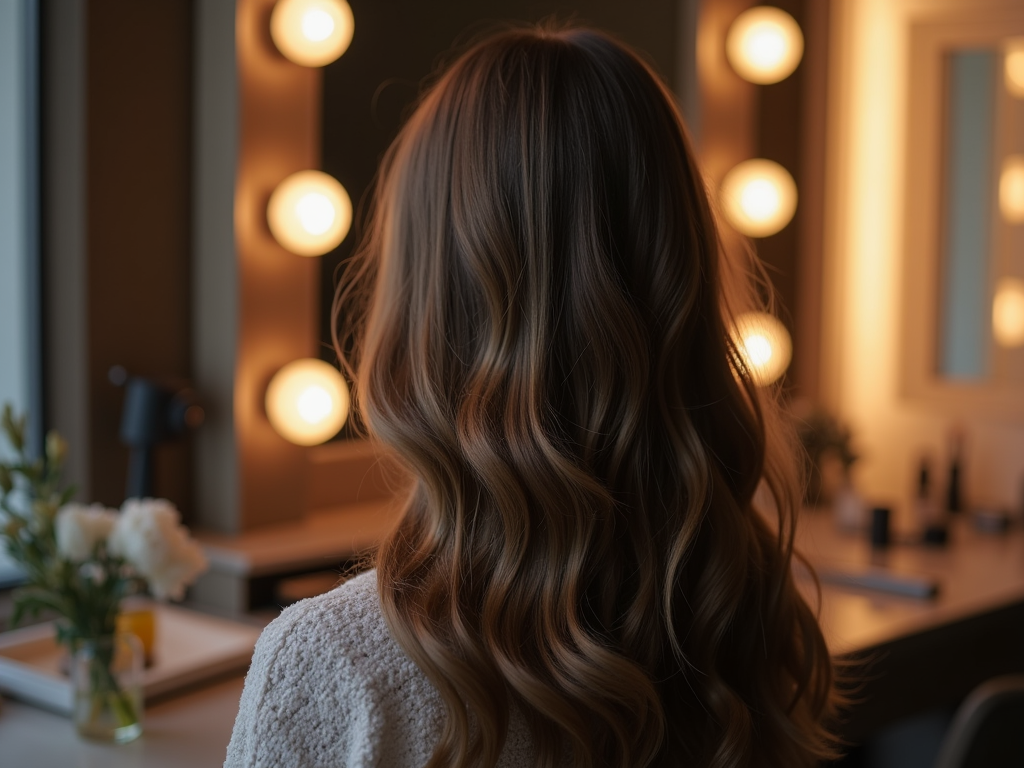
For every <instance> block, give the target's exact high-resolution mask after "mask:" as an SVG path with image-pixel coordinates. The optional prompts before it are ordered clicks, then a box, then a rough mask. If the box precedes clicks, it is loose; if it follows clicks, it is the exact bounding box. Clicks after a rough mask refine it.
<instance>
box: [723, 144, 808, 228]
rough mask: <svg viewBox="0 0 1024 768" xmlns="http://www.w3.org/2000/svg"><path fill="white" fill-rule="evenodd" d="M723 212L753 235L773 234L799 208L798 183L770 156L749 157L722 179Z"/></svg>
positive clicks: (784, 224) (731, 222) (735, 223)
mask: <svg viewBox="0 0 1024 768" xmlns="http://www.w3.org/2000/svg"><path fill="white" fill-rule="evenodd" d="M721 203H722V212H723V213H724V214H725V217H726V219H728V221H729V223H730V224H732V225H733V226H734V227H735V228H736V229H737V230H738V231H740V232H742V233H743V234H744V235H748V236H750V237H767V236H768V235H774V234H775V233H776V232H778V231H779V230H780V229H782V228H783V227H784V226H786V225H787V224H788V223H789V222H790V220H791V219H792V218H793V214H794V213H795V212H796V183H795V182H794V181H793V177H792V176H790V175H789V171H787V170H786V169H785V168H783V167H782V166H781V165H779V164H778V163H774V162H772V161H771V160H747V161H746V162H743V163H740V164H739V165H737V166H736V167H735V168H733V169H732V170H731V171H729V172H728V173H727V174H726V175H725V178H724V179H723V180H722V192H721Z"/></svg>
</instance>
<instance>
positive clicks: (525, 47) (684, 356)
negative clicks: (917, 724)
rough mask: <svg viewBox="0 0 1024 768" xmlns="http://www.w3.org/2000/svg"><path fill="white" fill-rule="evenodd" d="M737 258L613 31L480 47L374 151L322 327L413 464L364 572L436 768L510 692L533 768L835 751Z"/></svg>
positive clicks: (754, 760)
mask: <svg viewBox="0 0 1024 768" xmlns="http://www.w3.org/2000/svg"><path fill="white" fill-rule="evenodd" d="M726 272H727V269H726V264H725V260H724V257H723V256H722V249H721V247H720V243H719V239H718V235H717V230H716V226H715V221H714V216H713V213H712V210H711V208H710V206H709V202H708V197H707V193H706V190H705V187H704V182H703V180H702V178H701V175H700V172H699V170H698V167H697V163H696V162H695V160H694V157H693V154H692V152H691V150H690V148H689V146H688V139H687V136H686V130H685V128H684V126H683V123H682V120H681V118H680V116H679V114H678V111H677V109H676V107H675V105H674V102H673V99H672V97H671V95H670V93H669V92H668V91H667V89H666V88H665V87H664V85H662V83H661V82H660V80H659V79H658V77H657V76H656V75H655V74H654V73H653V72H652V70H651V69H650V68H649V67H648V66H647V65H646V64H645V63H644V62H643V61H642V60H641V59H640V58H638V57H637V56H636V55H635V54H633V53H632V52H630V51H629V50H628V49H627V48H626V47H625V46H623V45H622V44H620V43H617V42H615V41H614V40H612V39H611V38H609V37H608V36H606V35H604V34H602V33H598V32H595V31H590V30H585V29H569V30H548V29H526V30H515V31H510V32H505V33H503V34H500V35H498V36H496V37H493V38H491V39H489V40H487V41H485V42H483V43H481V44H479V45H477V46H475V47H473V48H472V49H470V50H469V51H468V52H466V53H465V54H464V55H463V56H461V57H460V58H459V59H458V60H457V61H456V62H455V63H454V64H453V65H452V66H451V67H450V68H449V69H448V70H447V71H446V72H445V74H444V75H443V76H441V77H440V79H439V80H438V81H437V82H436V84H435V85H434V86H433V87H432V88H431V89H429V91H427V92H426V93H425V95H424V96H423V98H422V100H421V102H420V104H419V106H418V108H417V109H416V111H415V112H414V114H413V115H412V116H411V118H410V119H409V121H408V122H407V124H406V125H405V126H404V128H403V130H402V131H401V133H400V135H399V137H398V138H397V140H396V141H395V142H394V144H393V145H392V147H391V149H390V150H389V152H388V154H387V155H386V157H385V160H384V163H383V165H382V170H381V175H380V177H379V179H378V185H377V192H376V198H375V204H374V211H373V215H372V219H371V226H370V227H369V230H368V232H367V235H366V237H365V238H364V240H363V243H362V245H361V247H360V249H359V251H358V252H357V254H356V256H355V257H354V260H353V262H352V263H351V264H350V265H349V269H348V270H347V276H346V278H345V279H344V280H343V282H342V284H341V286H340V289H339V292H338V294H337V297H336V300H335V308H334V312H335V328H336V329H338V328H344V329H347V330H348V333H349V334H350V337H349V338H345V337H342V338H339V337H338V336H337V335H336V338H335V344H336V347H337V348H338V350H339V354H340V356H341V357H342V361H343V365H344V366H346V367H347V368H348V372H349V374H350V375H351V376H352V377H353V380H354V381H355V388H354V391H355V395H356V399H357V402H358V403H359V406H360V408H361V413H362V415H363V417H364V418H365V421H366V423H367V425H368V428H369V432H370V434H371V436H372V437H373V438H375V439H377V440H379V441H381V442H382V443H383V444H385V445H386V446H389V447H390V448H391V449H393V450H394V452H395V453H396V454H397V456H398V457H399V459H400V461H401V462H402V463H403V464H404V465H405V467H406V468H407V469H408V471H409V473H410V476H411V477H412V478H413V487H412V490H411V492H410V494H409V496H408V500H407V504H406V508H405V511H404V516H403V517H402V520H401V522H400V524H399V525H398V527H397V529H396V530H395V531H394V532H393V533H392V534H391V535H390V536H389V537H388V538H387V540H386V541H385V542H384V543H383V545H382V547H381V548H380V550H379V552H378V554H377V555H376V566H377V579H378V587H379V591H380V596H381V602H382V607H383V611H384V615H385V617H386V620H387V622H388V625H389V627H390V629H391V632H392V633H393V635H394V637H395V639H396V640H397V642H398V643H399V644H400V645H401V646H402V648H403V649H404V650H405V651H406V652H407V654H408V655H409V656H410V657H411V658H412V659H413V660H414V661H415V663H416V664H417V665H418V666H419V667H420V668H421V669H422V670H423V672H424V673H425V674H426V675H427V677H428V678H429V679H430V681H431V682H432V683H433V685H434V686H435V687H436V688H437V690H438V691H439V693H440V696H441V699H442V701H443V703H444V708H445V715H446V717H445V726H444V729H443V732H442V735H441V737H440V740H439V743H438V744H437V745H436V748H435V751H434V754H433V758H432V760H431V763H430V765H431V766H457V767H458V768H462V767H465V766H494V765H495V764H496V762H497V760H498V757H499V755H500V753H501V750H502V747H503V744H504V741H505V738H506V734H507V731H508V724H509V718H510V716H511V713H512V712H513V710H517V711H518V713H520V714H521V716H522V717H523V718H524V720H525V722H526V725H527V726H528V728H529V731H530V734H531V736H532V739H533V743H534V745H535V750H536V765H538V766H555V765H561V764H564V763H566V762H568V763H570V764H572V765H574V766H621V767H622V768H626V767H629V768H635V767H636V766H668V765H689V766H715V767H718V766H721V767H723V768H724V767H725V766H752V765H766V766H787V768H792V767H793V766H800V765H811V764H813V763H814V762H815V761H816V760H817V759H819V758H821V757H825V756H828V755H829V754H830V747H829V744H830V734H829V732H828V728H827V725H826V723H827V718H828V716H829V715H830V712H831V710H832V707H833V704H834V701H835V694H834V684H833V680H832V677H833V673H832V664H831V661H830V658H829V654H828V650H827V648H826V646H825V643H824V640H823V638H822V634H821V631H820V629H819V627H818V624H817V622H816V619H815V616H814V614H813V612H812V611H811V610H810V608H809V607H808V605H807V604H806V603H805V601H804V600H803V599H802V598H801V596H800V595H799V594H798V592H797V589H796V588H795V586H794V582H793V578H792V575H791V563H792V559H793V557H794V553H793V528H794V524H795V516H796V513H797V509H798V504H799V499H800V497H801V495H800V492H799V480H798V476H797V472H796V468H795V464H794V459H793V456H794V451H793V449H792V447H791V443H790V440H789V433H788V431H787V429H786V428H785V427H784V425H783V423H782V420H781V419H780V418H779V416H778V413H779V409H778V406H777V405H776V404H775V402H774V396H773V395H772V394H771V393H766V392H765V391H763V390H759V389H758V388H757V387H756V386H754V384H753V382H752V380H751V376H750V375H749V373H748V371H747V370H746V369H745V368H744V366H743V363H742V360H741V358H740V356H739V355H738V353H737V349H736V348H735V346H734V343H733V341H732V340H731V337H730V334H729V332H728V328H729V327H730V322H731V321H730V318H731V317H732V312H733V311H734V310H737V308H735V307H733V306H732V305H733V304H734V301H733V299H731V298H730V296H729V293H730V292H729V290H728V289H729V286H730V285H731V284H733V283H734V282H735V281H730V279H729V277H728V275H727V274H726ZM342 352H344V354H341V353H342ZM762 482H763V484H764V485H763V487H764V488H766V489H767V493H766V494H764V495H765V497H766V498H768V500H769V501H768V504H767V505H766V506H767V507H768V509H758V508H757V505H756V504H755V501H754V499H755V491H757V489H758V488H759V485H760V484H761V483H762Z"/></svg>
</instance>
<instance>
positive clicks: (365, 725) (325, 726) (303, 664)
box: [224, 599, 383, 768]
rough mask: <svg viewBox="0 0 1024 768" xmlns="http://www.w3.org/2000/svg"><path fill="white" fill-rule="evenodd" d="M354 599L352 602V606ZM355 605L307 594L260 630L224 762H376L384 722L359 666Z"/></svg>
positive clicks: (289, 766)
mask: <svg viewBox="0 0 1024 768" xmlns="http://www.w3.org/2000/svg"><path fill="white" fill-rule="evenodd" d="M358 608H359V606H355V612H356V613H358ZM352 609H353V607H352V606H349V605H347V604H346V603H345V602H343V601H341V602H339V601H337V600H333V601H332V600H324V599H313V600H306V601H303V602H301V603H298V604H296V605H294V606H292V607H291V608H288V609H287V610H285V611H284V612H283V613H282V614H281V616H280V617H279V618H277V619H276V620H275V621H273V622H272V623H271V624H270V625H269V626H268V627H267V628H266V630H264V632H263V634H262V635H261V636H260V639H259V641H258V642H257V644H256V650H255V653H254V655H253V660H252V665H251V666H250V668H249V673H248V674H247V675H246V678H245V687H244V689H243V691H242V698H241V702H240V703H239V711H238V716H237V718H236V720H235V726H234V730H233V732H232V734H231V742H230V744H229V745H228V752H227V759H226V761H225V763H224V766H225V768H321V767H322V768H328V766H329V767H330V768H342V767H345V768H348V767H349V766H351V768H362V766H373V765H377V764H379V758H380V741H381V735H382V732H383V727H382V726H383V723H382V722H380V721H381V713H380V706H379V697H378V691H377V690H376V686H375V685H374V681H372V680H368V679H367V678H366V675H365V671H364V670H360V669H359V665H358V664H357V663H355V662H358V660H359V656H360V652H359V649H358V648H353V647H352V642H351V640H352V639H353V637H354V636H355V637H356V639H358V624H359V622H358V621H356V622H354V624H355V626H353V623H352V622H348V623H347V624H348V625H347V626H346V618H350V619H351V618H358V617H351V616H349V617H346V616H345V614H346V613H352V612H353V610H352Z"/></svg>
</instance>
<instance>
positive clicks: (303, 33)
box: [270, 0, 355, 67]
mask: <svg viewBox="0 0 1024 768" xmlns="http://www.w3.org/2000/svg"><path fill="white" fill-rule="evenodd" d="M354 31H355V18H354V17H353V16H352V8H351V7H349V4H348V3H346V2H345V0H278V3H277V5H275V6H274V11H273V13H272V14H271V15H270V36H271V37H272V38H273V39H274V45H276V46H277V49H278V50H279V51H281V53H283V54H284V55H285V56H286V57H287V58H289V59H290V60H291V61H294V62H295V63H296V64H301V65H302V66H304V67H322V66H324V65H325V64H330V63H331V62H332V61H334V60H335V59H337V58H338V57H339V56H341V54H343V53H344V52H345V51H346V50H347V49H348V46H349V43H351V42H352V33H353V32H354Z"/></svg>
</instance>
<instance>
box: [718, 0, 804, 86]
mask: <svg viewBox="0 0 1024 768" xmlns="http://www.w3.org/2000/svg"><path fill="white" fill-rule="evenodd" d="M725 55H726V57H727V58H728V59H729V63H730V64H732V68H733V69H735V70H736V74H738V75H739V76H740V77H742V78H743V79H744V80H748V81H750V82H751V83H759V84H762V85H763V84H767V83H777V82H779V81H780V80H784V79H785V78H787V77H789V75H790V74H791V73H792V72H793V70H794V69H796V65H797V64H799V63H800V59H801V57H802V56H803V55H804V36H803V33H801V32H800V25H799V24H797V23H796V19H794V18H793V17H792V16H790V15H789V14H788V13H786V12H785V11H783V10H781V9H779V8H773V7H771V6H768V5H759V6H756V7H754V8H750V9H748V10H746V11H744V12H743V13H741V14H740V15H739V16H737V17H736V20H735V21H734V22H733V23H732V26H731V27H729V34H728V36H727V37H726V39H725Z"/></svg>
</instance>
